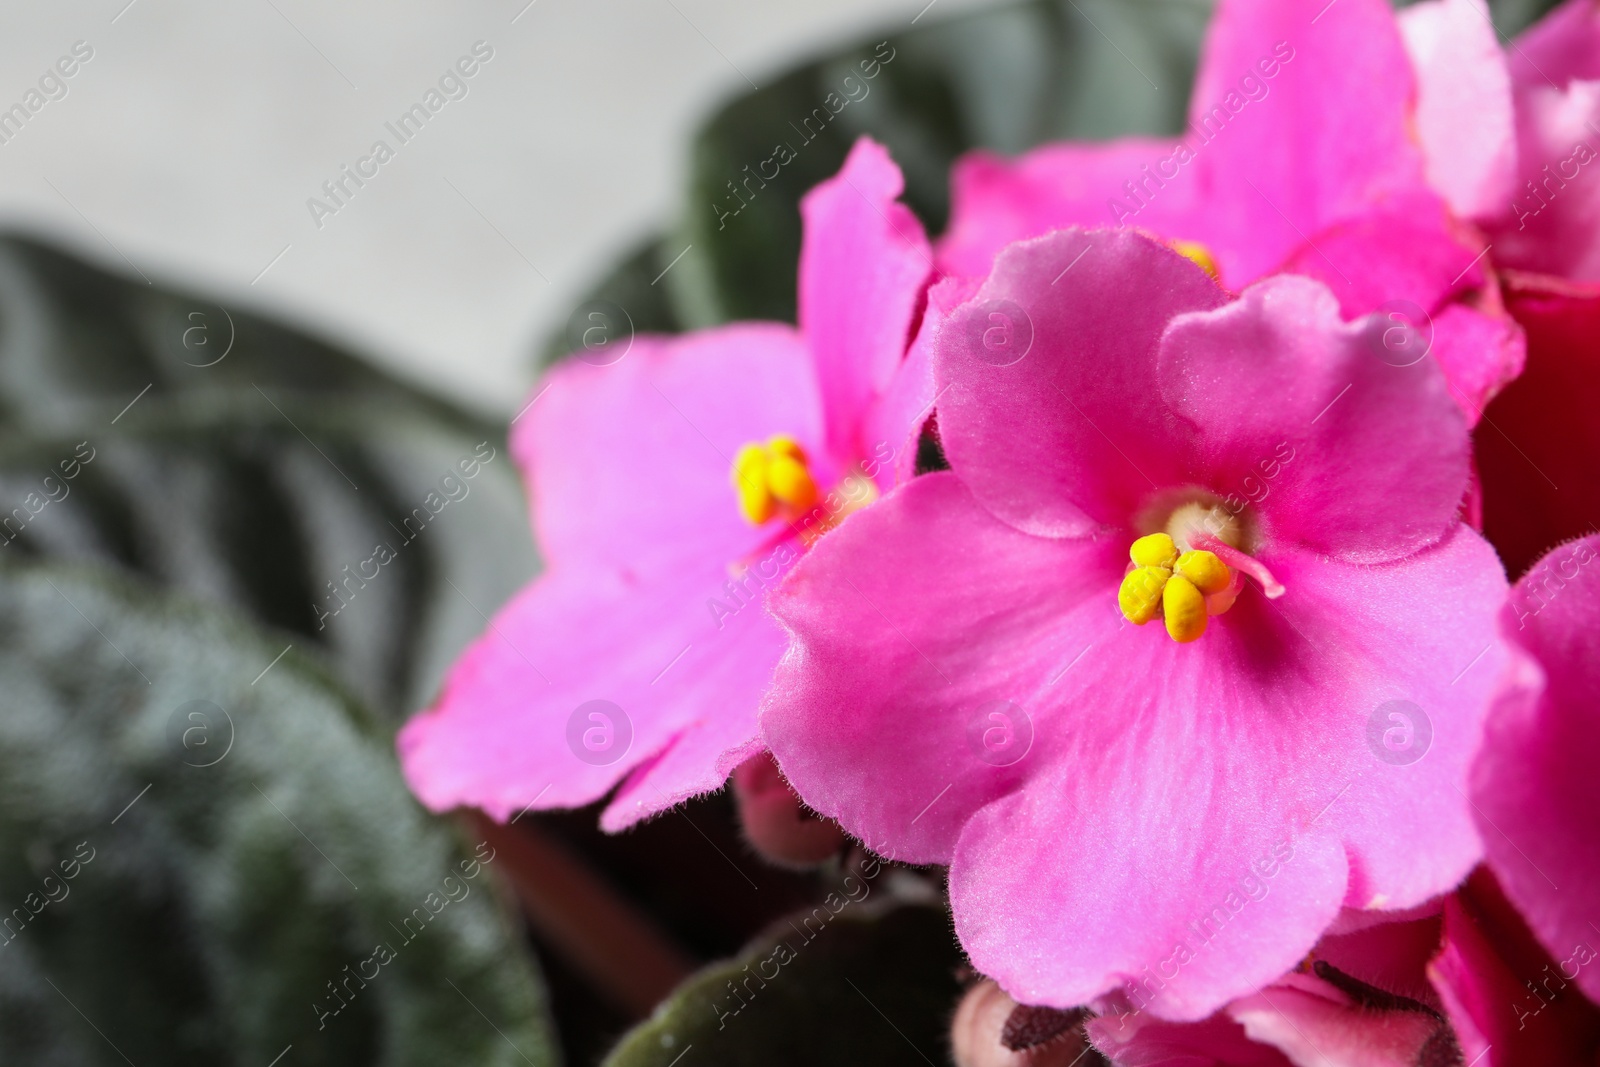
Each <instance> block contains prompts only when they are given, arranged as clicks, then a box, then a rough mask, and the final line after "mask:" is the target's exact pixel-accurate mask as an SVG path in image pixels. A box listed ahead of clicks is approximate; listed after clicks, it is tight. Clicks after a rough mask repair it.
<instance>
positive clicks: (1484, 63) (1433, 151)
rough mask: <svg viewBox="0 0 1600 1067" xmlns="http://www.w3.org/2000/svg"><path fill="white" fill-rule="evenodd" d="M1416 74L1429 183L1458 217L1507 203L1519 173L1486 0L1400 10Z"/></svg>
mask: <svg viewBox="0 0 1600 1067" xmlns="http://www.w3.org/2000/svg"><path fill="white" fill-rule="evenodd" d="M1400 32H1401V35H1402V36H1403V37H1404V38H1405V44H1406V51H1407V52H1409V53H1410V55H1411V62H1412V64H1413V66H1414V67H1415V68H1416V74H1417V114H1416V125H1417V137H1418V139H1419V140H1421V142H1422V150H1423V153H1424V155H1425V157H1426V166H1427V175H1428V181H1429V183H1430V184H1431V185H1432V186H1433V187H1434V188H1435V189H1437V190H1438V191H1439V192H1440V194H1441V195H1443V197H1444V198H1445V201H1446V202H1447V203H1448V204H1449V205H1450V209H1451V210H1452V211H1454V212H1455V213H1456V214H1457V215H1459V216H1460V217H1462V218H1483V217H1489V216H1493V215H1498V214H1500V213H1501V212H1503V211H1504V210H1505V206H1506V204H1507V202H1508V201H1509V200H1510V198H1511V193H1512V185H1513V183H1514V182H1515V181H1516V162H1517V159H1516V156H1517V138H1516V124H1515V119H1514V117H1513V113H1512V106H1511V72H1510V71H1509V70H1508V69H1507V67H1506V58H1505V53H1504V52H1502V51H1501V49H1500V39H1499V37H1498V36H1497V35H1496V33H1495V29H1494V24H1493V23H1492V22H1491V21H1490V19H1489V9H1488V7H1487V6H1486V5H1485V4H1484V3H1483V0H1426V2H1425V3H1420V4H1414V5H1412V6H1411V7H1408V8H1406V9H1405V10H1403V11H1401V12H1400Z"/></svg>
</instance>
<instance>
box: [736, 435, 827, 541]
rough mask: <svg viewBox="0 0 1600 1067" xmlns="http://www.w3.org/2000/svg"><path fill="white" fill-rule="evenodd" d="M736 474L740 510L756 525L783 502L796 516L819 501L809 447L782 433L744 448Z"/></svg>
mask: <svg viewBox="0 0 1600 1067" xmlns="http://www.w3.org/2000/svg"><path fill="white" fill-rule="evenodd" d="M732 478H733V486H734V489H735V490H736V491H737V493H738V495H739V511H740V513H741V514H743V515H744V517H745V519H746V521H748V522H749V523H750V524H751V525H753V526H760V525H761V524H762V523H764V522H766V521H768V520H769V519H771V518H773V516H775V515H777V514H778V510H779V506H780V505H781V506H782V507H783V508H784V509H785V511H786V512H787V513H788V514H789V515H790V516H791V517H794V516H798V515H803V514H804V513H806V512H807V511H809V510H811V508H812V507H813V506H815V505H816V502H817V496H818V493H817V483H816V479H814V478H812V476H811V468H810V466H809V464H808V463H807V460H806V454H805V450H804V449H802V448H801V447H800V445H799V444H798V443H797V442H796V441H795V440H794V438H792V437H786V436H783V435H781V434H780V435H778V436H776V437H772V438H770V439H769V440H768V441H767V443H766V444H764V445H763V444H757V443H755V442H752V443H750V444H747V445H745V446H744V447H742V448H740V449H739V452H738V454H737V455H736V456H735V457H734V460H733V472H732Z"/></svg>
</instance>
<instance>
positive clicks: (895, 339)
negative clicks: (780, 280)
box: [800, 137, 933, 457]
mask: <svg viewBox="0 0 1600 1067" xmlns="http://www.w3.org/2000/svg"><path fill="white" fill-rule="evenodd" d="M904 184H905V183H904V181H903V180H902V179H901V176H900V168H899V167H897V166H895V164H894V161H893V160H892V159H890V158H889V153H888V152H887V151H885V149H884V148H883V146H882V145H880V144H878V143H877V142H876V141H873V140H871V139H870V138H867V137H862V138H861V139H859V140H858V141H856V144H855V147H854V148H853V149H851V152H850V155H849V157H848V158H846V159H845V162H844V167H843V169H841V170H840V171H839V173H838V174H837V175H836V176H835V177H833V178H830V179H828V180H827V181H825V182H823V183H822V184H820V185H818V186H817V187H816V188H814V189H812V190H811V191H810V192H809V193H807V194H806V195H805V198H804V199H803V200H802V201H801V202H800V214H801V218H802V219H803V221H804V228H805V229H804V239H803V242H802V244H801V250H800V331H801V333H802V334H804V335H805V339H806V343H807V344H808V345H809V346H810V347H811V351H812V354H813V357H814V359H815V360H816V367H817V377H818V380H819V381H820V383H821V387H822V400H823V405H824V409H825V415H826V418H827V434H828V444H829V447H830V448H831V449H832V450H833V452H834V454H835V455H837V456H840V457H862V456H865V455H867V454H868V453H869V452H870V450H871V448H872V446H873V444H874V443H875V442H872V441H862V440H861V439H860V437H861V433H862V426H861V422H862V419H863V418H864V417H865V416H866V413H867V409H868V406H869V404H870V403H871V402H872V401H873V400H874V399H875V398H877V397H878V396H879V395H880V394H882V393H883V392H884V391H885V390H886V389H888V387H889V384H890V380H891V379H892V378H893V377H894V374H895V371H896V370H897V368H898V367H899V366H900V360H901V357H902V356H903V355H904V354H905V351H906V347H907V346H908V345H909V344H910V343H911V327H912V323H913V320H914V317H915V315H916V312H917V310H918V308H919V306H920V302H921V297H922V289H923V285H924V283H925V282H926V281H927V279H928V276H929V274H930V273H931V271H932V269H933V252H932V249H931V247H930V246H929V244H928V238H927V235H926V234H925V233H924V232H923V229H922V223H920V222H919V221H917V217H916V216H915V215H913V214H912V213H911V210H910V209H909V208H907V207H906V206H905V205H904V204H901V203H900V202H899V201H898V200H897V199H896V198H897V197H898V196H899V195H900V193H901V191H902V189H903V188H904Z"/></svg>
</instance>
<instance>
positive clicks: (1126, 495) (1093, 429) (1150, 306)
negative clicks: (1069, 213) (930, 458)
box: [936, 230, 1227, 536]
mask: <svg viewBox="0 0 1600 1067" xmlns="http://www.w3.org/2000/svg"><path fill="white" fill-rule="evenodd" d="M1226 300H1227V294H1225V293H1224V292H1223V291H1222V290H1221V289H1219V288H1217V286H1216V285H1215V284H1214V283H1213V282H1212V281H1211V279H1210V278H1209V277H1207V276H1206V274H1205V272H1204V271H1202V270H1201V269H1200V268H1199V267H1197V266H1195V265H1194V264H1193V263H1191V262H1190V261H1189V260H1187V259H1185V258H1184V257H1182V256H1180V255H1178V254H1177V253H1176V252H1173V251H1171V250H1170V249H1167V248H1164V247H1162V246H1161V245H1159V244H1157V243H1155V242H1154V241H1151V240H1150V239H1148V238H1147V237H1145V236H1143V235H1140V234H1137V233H1134V232H1132V231H1127V230H1091V231H1088V232H1083V231H1076V230H1074V231H1067V232H1060V233H1055V234H1051V235H1049V236H1046V237H1040V238H1035V239H1033V240H1031V241H1025V242H1021V243H1019V244H1015V245H1012V246H1010V247H1008V248H1007V249H1006V250H1005V251H1004V252H1002V253H1001V255H1000V257H999V259H998V260H996V262H995V269H994V273H993V274H991V275H990V276H989V278H988V280H987V281H985V282H984V284H983V287H982V288H981V289H980V290H979V291H978V293H977V295H976V296H974V297H973V298H972V299H971V300H970V301H968V302H967V303H966V304H964V305H963V306H962V307H961V308H959V309H957V310H956V311H955V312H954V313H952V314H951V316H950V317H949V318H948V319H946V320H945V322H944V323H943V325H942V328H941V330H940V334H939V338H938V340H937V342H936V343H937V345H938V348H939V353H938V357H937V371H936V374H937V378H938V385H939V389H940V392H941V396H940V400H939V426H940V429H941V432H942V433H943V439H944V445H945V454H946V456H948V457H949V460H950V463H951V466H953V467H954V468H955V469H956V470H958V471H960V472H961V474H962V477H963V478H964V480H965V481H966V482H967V484H968V485H969V486H970V487H971V488H972V491H973V492H974V493H975V494H976V495H977V497H978V498H979V499H980V500H981V501H983V503H984V505H985V506H986V507H988V508H989V509H990V510H992V511H993V512H994V513H995V514H996V515H998V516H1000V517H1001V518H1003V519H1005V520H1006V521H1007V522H1010V523H1012V524H1013V525H1015V526H1017V527H1018V528H1019V529H1022V530H1026V531H1028V532H1031V533H1038V534H1044V535H1047V536H1061V535H1071V534H1083V533H1088V532H1090V531H1092V530H1094V529H1095V528H1096V527H1098V526H1099V525H1101V524H1105V523H1119V524H1120V523H1122V522H1125V521H1126V520H1127V518H1128V516H1130V515H1131V514H1132V513H1133V512H1134V511H1135V510H1137V508H1138V507H1139V505H1140V503H1141V501H1142V500H1143V498H1144V497H1145V496H1146V495H1148V494H1149V492H1150V491H1151V490H1152V488H1161V487H1164V486H1169V485H1181V484H1183V480H1184V479H1183V471H1182V455H1181V451H1180V446H1181V443H1182V437H1181V435H1180V432H1179V430H1178V428H1177V427H1176V426H1174V425H1173V424H1172V423H1173V420H1172V419H1171V417H1170V416H1169V415H1168V414H1167V413H1166V412H1165V411H1164V410H1162V407H1163V406H1162V404H1161V403H1160V396H1161V390H1160V384H1159V382H1158V380H1157V373H1156V360H1155V359H1154V354H1155V347H1156V344H1157V342H1158V340H1159V338H1160V337H1161V334H1162V332H1163V330H1165V328H1166V326H1167V323H1168V322H1169V321H1170V320H1171V318H1172V317H1173V316H1174V315H1177V314H1179V313H1181V312H1185V311H1202V310H1208V309H1211V308H1215V307H1218V306H1219V305H1221V304H1223V303H1224V302H1226Z"/></svg>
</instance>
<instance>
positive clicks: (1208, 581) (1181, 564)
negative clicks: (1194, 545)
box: [1173, 551, 1233, 596]
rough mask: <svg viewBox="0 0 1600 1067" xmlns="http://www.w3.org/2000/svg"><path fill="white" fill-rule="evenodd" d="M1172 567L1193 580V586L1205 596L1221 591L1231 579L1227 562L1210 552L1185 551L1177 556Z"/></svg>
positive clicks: (1231, 575)
mask: <svg viewBox="0 0 1600 1067" xmlns="http://www.w3.org/2000/svg"><path fill="white" fill-rule="evenodd" d="M1173 569H1174V570H1176V571H1177V572H1178V573H1179V574H1181V575H1183V576H1184V577H1185V578H1187V579H1189V581H1191V582H1193V583H1194V587H1195V588H1196V589H1198V590H1200V592H1202V593H1204V594H1205V595H1206V596H1210V595H1211V594H1212V593H1220V592H1222V591H1223V590H1224V589H1226V588H1228V583H1229V582H1231V581H1233V574H1232V572H1230V571H1229V570H1228V567H1227V564H1225V563H1223V562H1222V561H1221V560H1220V559H1218V558H1217V557H1216V555H1215V554H1214V553H1211V552H1205V551H1199V552H1185V553H1184V554H1183V555H1181V556H1179V557H1178V565H1177V566H1176V567H1174V568H1173Z"/></svg>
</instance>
